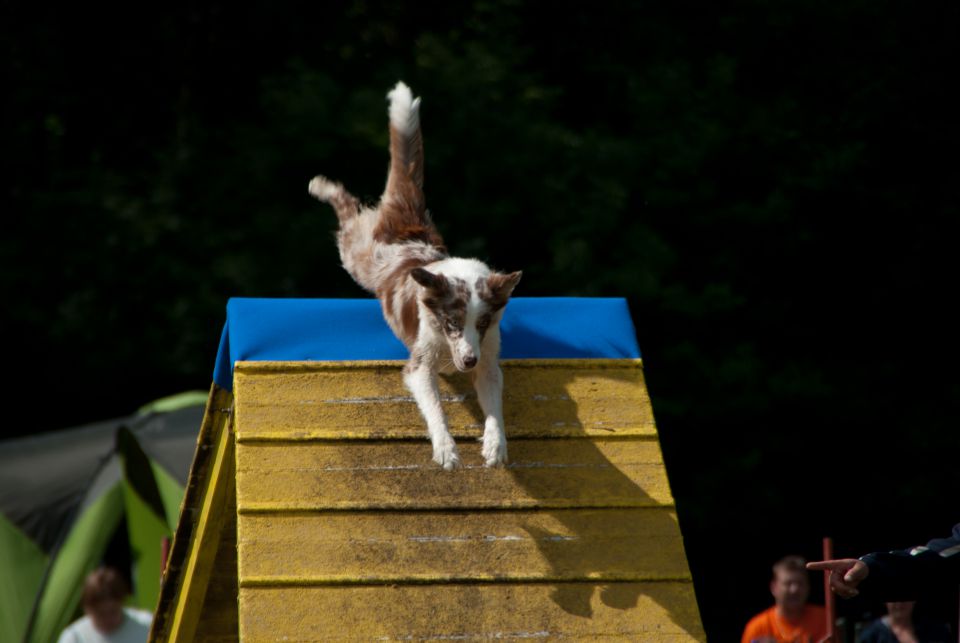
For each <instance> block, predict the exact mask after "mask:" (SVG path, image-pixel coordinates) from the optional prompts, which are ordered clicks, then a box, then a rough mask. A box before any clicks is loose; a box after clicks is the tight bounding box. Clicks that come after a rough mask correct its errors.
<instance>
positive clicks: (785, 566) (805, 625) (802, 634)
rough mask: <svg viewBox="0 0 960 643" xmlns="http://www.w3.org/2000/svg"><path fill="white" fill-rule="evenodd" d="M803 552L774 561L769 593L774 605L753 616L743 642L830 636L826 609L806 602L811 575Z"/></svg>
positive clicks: (806, 642) (815, 641) (790, 642)
mask: <svg viewBox="0 0 960 643" xmlns="http://www.w3.org/2000/svg"><path fill="white" fill-rule="evenodd" d="M806 564H807V561H805V560H804V559H803V558H801V557H800V556H787V557H785V558H781V559H780V560H778V561H777V562H776V563H774V565H773V578H772V579H771V581H770V593H771V594H773V600H774V605H773V607H771V608H770V609H767V610H764V611H762V612H760V613H759V614H757V615H756V616H754V617H753V618H752V619H750V622H748V623H747V627H745V628H744V630H743V636H742V637H741V639H740V641H741V643H819V641H821V640H822V639H824V638H826V636H827V621H826V610H825V609H824V608H823V607H821V606H819V605H810V604H808V603H807V597H808V596H809V595H810V577H809V574H808V572H807V569H806Z"/></svg>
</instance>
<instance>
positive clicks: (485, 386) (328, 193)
mask: <svg viewBox="0 0 960 643" xmlns="http://www.w3.org/2000/svg"><path fill="white" fill-rule="evenodd" d="M387 97H388V98H389V100H390V108H389V116H390V170H389V174H388V175H387V186H386V189H385V190H384V192H383V196H382V197H381V198H380V203H378V204H377V206H376V207H364V206H362V205H361V204H360V202H359V201H358V200H357V198H356V197H354V196H353V195H351V194H350V193H349V192H347V191H346V190H345V189H344V188H343V186H342V185H340V184H339V183H335V182H333V181H330V180H328V179H326V178H324V177H322V176H318V177H315V178H314V179H313V180H312V181H310V186H309V191H310V194H312V195H313V196H315V197H316V198H317V199H319V200H321V201H325V202H326V203H329V204H330V205H332V206H333V208H334V210H336V213H337V218H338V219H339V221H340V229H339V231H338V232H337V245H338V247H339V249H340V259H341V261H342V262H343V267H344V268H346V270H347V272H348V273H350V276H352V277H353V278H354V280H356V282H357V283H359V284H360V285H361V286H363V287H364V288H366V289H367V290H369V291H371V292H373V293H375V294H376V295H377V297H378V298H379V299H380V304H381V307H382V308H383V315H384V317H385V318H386V320H387V323H388V324H389V325H390V328H391V329H392V330H393V332H394V333H395V334H396V336H397V337H399V338H400V340H402V341H403V343H404V344H405V345H406V346H407V348H408V349H409V350H410V359H409V361H408V362H407V364H406V366H404V369H403V379H404V383H405V384H406V385H407V388H408V389H409V390H410V392H411V393H412V394H413V397H414V399H415V400H416V402H417V405H418V406H419V407H420V412H421V413H422V414H423V417H424V419H425V420H426V423H427V430H428V432H429V434H430V440H431V442H432V444H433V459H434V461H435V462H437V463H438V464H440V465H441V466H442V467H443V468H444V469H447V470H450V469H453V468H455V467H457V466H459V465H460V456H459V455H458V453H457V445H456V443H455V442H454V440H453V437H452V436H451V435H450V431H449V429H448V427H447V419H446V416H445V415H444V413H443V408H442V407H441V404H440V391H439V388H438V385H437V373H452V372H455V371H460V372H463V373H467V372H469V373H470V375H471V376H472V378H473V383H474V386H475V388H476V390H477V397H478V399H479V401H480V406H481V408H482V409H483V413H484V415H485V422H484V431H483V449H482V453H483V457H484V460H485V461H486V464H487V466H493V465H497V464H501V463H504V462H506V460H507V439H506V435H505V434H504V429H503V408H502V407H503V405H502V401H501V399H502V391H503V375H502V374H501V371H500V365H499V363H498V358H499V354H500V328H499V323H500V317H501V315H502V313H503V308H504V306H506V304H507V300H508V299H509V298H510V294H511V293H512V292H513V289H514V287H516V285H517V282H519V281H520V276H521V273H520V272H513V273H509V274H503V273H498V272H493V271H492V270H490V268H488V267H487V266H486V265H485V264H483V263H482V262H480V261H477V260H476V259H458V258H453V257H450V256H449V255H448V253H447V249H446V248H445V247H444V244H443V239H442V238H441V237H440V234H439V233H438V232H437V229H436V227H435V226H434V225H433V221H432V220H431V218H430V213H429V212H428V211H427V209H426V205H425V201H424V196H423V139H422V138H421V133H420V99H419V98H417V99H416V100H414V99H413V95H412V94H411V92H410V88H409V87H407V86H406V85H405V84H403V83H402V82H400V83H397V85H396V87H394V88H393V90H391V91H390V92H389V93H388V94H387Z"/></svg>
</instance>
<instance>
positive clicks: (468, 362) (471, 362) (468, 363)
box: [463, 355, 477, 368]
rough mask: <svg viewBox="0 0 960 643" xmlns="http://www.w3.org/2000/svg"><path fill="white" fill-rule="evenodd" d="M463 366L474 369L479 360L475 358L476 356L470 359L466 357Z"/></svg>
mask: <svg viewBox="0 0 960 643" xmlns="http://www.w3.org/2000/svg"><path fill="white" fill-rule="evenodd" d="M463 365H464V366H466V367H467V368H473V367H474V366H476V365H477V358H476V356H475V355H471V356H470V357H464V358H463Z"/></svg>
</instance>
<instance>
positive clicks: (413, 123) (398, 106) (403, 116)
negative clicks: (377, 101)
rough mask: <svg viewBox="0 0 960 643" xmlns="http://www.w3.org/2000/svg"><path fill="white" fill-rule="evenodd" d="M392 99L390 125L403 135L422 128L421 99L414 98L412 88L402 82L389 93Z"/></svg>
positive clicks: (388, 95)
mask: <svg viewBox="0 0 960 643" xmlns="http://www.w3.org/2000/svg"><path fill="white" fill-rule="evenodd" d="M387 98H389V99H390V109H389V114H390V124H391V125H393V127H394V128H396V130H397V131H399V132H400V133H401V134H404V135H406V134H410V133H411V132H414V131H415V130H416V129H417V128H418V127H420V99H419V98H416V99H414V98H413V93H412V92H411V91H410V88H409V87H407V86H406V84H404V82H403V81H400V82H398V83H397V84H396V86H395V87H394V88H393V89H391V90H390V91H389V92H388V93H387Z"/></svg>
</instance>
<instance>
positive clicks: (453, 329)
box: [410, 268, 523, 372]
mask: <svg viewBox="0 0 960 643" xmlns="http://www.w3.org/2000/svg"><path fill="white" fill-rule="evenodd" d="M522 274H523V273H521V272H511V273H509V274H503V273H498V272H494V273H486V274H481V275H479V276H476V277H470V276H452V275H445V274H442V273H439V272H430V271H429V270H426V269H424V268H414V269H413V270H412V271H411V273H410V276H411V277H413V279H414V280H415V281H416V282H417V283H418V284H420V285H421V286H423V289H422V290H421V293H420V301H421V302H422V303H423V305H424V307H425V308H426V309H427V311H428V312H427V315H428V319H427V321H428V322H429V323H430V324H431V326H432V327H433V328H434V330H435V331H437V332H438V333H439V334H442V335H443V337H444V338H445V339H446V341H447V345H448V346H449V347H450V354H451V355H452V356H453V365H454V366H455V367H456V368H457V370H458V371H461V372H466V371H470V370H472V369H473V368H474V367H475V366H476V365H477V363H479V361H480V346H481V344H482V343H483V340H484V338H485V337H486V335H487V331H489V330H490V329H491V328H493V327H495V326H496V325H497V324H499V323H500V316H501V314H502V312H503V308H504V306H506V305H507V301H509V299H510V294H511V293H512V292H513V289H514V288H515V287H516V286H517V283H519V281H520V277H521V276H522Z"/></svg>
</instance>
